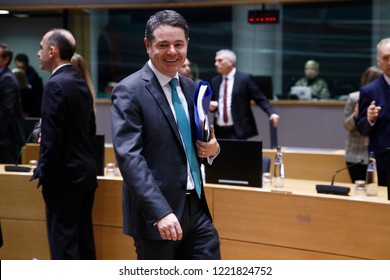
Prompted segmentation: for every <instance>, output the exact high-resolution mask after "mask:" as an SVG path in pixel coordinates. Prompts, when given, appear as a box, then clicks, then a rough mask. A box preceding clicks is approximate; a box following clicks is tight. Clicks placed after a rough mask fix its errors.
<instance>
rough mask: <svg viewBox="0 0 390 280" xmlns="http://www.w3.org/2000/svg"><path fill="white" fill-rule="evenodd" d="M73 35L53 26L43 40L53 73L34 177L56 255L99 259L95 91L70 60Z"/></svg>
mask: <svg viewBox="0 0 390 280" xmlns="http://www.w3.org/2000/svg"><path fill="white" fill-rule="evenodd" d="M75 49H76V41H75V39H74V37H73V35H72V34H71V33H70V32H69V31H68V30H65V29H52V30H50V31H49V32H47V33H46V34H45V35H44V36H43V38H42V41H41V43H40V50H39V52H38V57H39V59H40V67H41V69H42V70H46V71H48V72H50V73H51V74H52V75H51V77H50V79H49V81H48V82H47V84H46V86H45V91H44V95H43V106H42V123H41V142H40V143H41V144H40V157H39V162H38V166H37V168H36V169H35V170H34V173H33V176H32V179H36V178H39V183H38V186H40V185H42V194H43V198H44V201H45V204H46V223H47V231H48V238H49V247H50V254H51V258H52V259H55V260H59V259H60V260H69V259H72V260H79V259H82V260H92V259H96V253H95V243H94V235H93V225H92V207H93V202H94V196H95V190H96V187H97V178H96V176H97V170H96V163H95V159H94V151H93V138H94V137H95V134H96V123H95V113H94V107H93V97H92V94H91V91H90V90H89V88H88V85H87V83H86V81H85V80H84V79H83V78H82V77H81V76H80V75H79V74H78V73H77V72H76V70H75V69H74V68H73V66H72V65H71V64H70V60H71V58H72V56H73V54H74V52H75Z"/></svg>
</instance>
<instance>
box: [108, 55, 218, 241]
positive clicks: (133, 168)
mask: <svg viewBox="0 0 390 280" xmlns="http://www.w3.org/2000/svg"><path fill="white" fill-rule="evenodd" d="M179 82H180V87H181V89H182V90H183V93H184V95H185V96H186V99H187V104H188V111H189V115H190V124H191V128H192V138H193V144H194V145H195V142H196V132H195V121H194V105H193V93H194V90H195V86H196V85H195V83H194V82H193V81H192V80H191V79H189V78H186V77H182V76H180V79H179ZM112 139H113V145H114V151H115V155H116V159H117V163H118V166H119V168H120V171H121V173H122V176H123V199H122V201H123V206H122V207H123V230H124V233H125V234H128V235H131V236H133V237H137V238H151V239H161V237H160V233H159V231H158V229H157V227H155V226H153V224H154V223H155V222H156V221H157V220H159V219H160V218H162V217H164V216H166V215H167V214H169V213H172V212H173V213H174V214H175V215H176V216H177V218H178V219H179V220H180V219H181V217H182V213H183V209H184V203H185V200H186V187H187V159H186V154H185V150H184V146H183V144H182V141H181V137H180V133H179V130H178V126H177V124H176V121H175V118H174V115H173V113H172V110H171V108H170V106H169V103H168V101H167V99H166V97H165V94H164V92H163V89H162V88H161V86H160V84H159V81H158V79H157V77H156V76H155V75H154V73H153V71H152V70H151V69H150V67H149V65H148V64H147V63H146V64H145V66H144V67H143V68H142V69H141V70H139V71H137V72H135V73H134V74H132V75H130V76H128V77H127V78H125V79H124V80H122V81H121V82H120V83H119V84H118V85H117V86H116V87H115V88H114V91H113V95H112ZM198 160H199V159H198ZM202 189H203V186H202ZM201 203H203V205H204V206H205V209H206V211H207V213H208V215H209V216H210V213H209V212H208V207H207V204H206V200H205V196H204V191H202V197H201ZM210 218H211V216H210Z"/></svg>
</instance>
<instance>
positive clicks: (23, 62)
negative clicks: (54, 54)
mask: <svg viewBox="0 0 390 280" xmlns="http://www.w3.org/2000/svg"><path fill="white" fill-rule="evenodd" d="M15 66H16V67H17V68H19V69H21V70H23V71H24V73H25V75H26V77H27V83H28V88H29V94H31V97H30V98H28V100H29V104H26V105H27V106H28V107H27V109H26V112H27V113H28V117H40V116H41V105H42V94H43V82H42V78H41V77H40V76H39V75H38V73H37V71H35V69H34V68H33V67H32V66H30V64H29V59H28V56H27V55H25V54H24V53H20V54H18V55H16V56H15Z"/></svg>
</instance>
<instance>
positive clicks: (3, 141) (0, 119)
mask: <svg viewBox="0 0 390 280" xmlns="http://www.w3.org/2000/svg"><path fill="white" fill-rule="evenodd" d="M12 56H13V51H12V49H11V48H10V47H9V46H8V45H7V44H4V43H0V163H17V161H18V155H19V151H20V148H21V145H23V144H24V142H25V141H26V139H25V133H24V123H23V115H22V105H21V101H20V93H19V85H18V81H17V79H16V77H15V75H14V74H13V73H12V71H11V70H10V69H9V67H8V66H9V65H10V63H11V61H12Z"/></svg>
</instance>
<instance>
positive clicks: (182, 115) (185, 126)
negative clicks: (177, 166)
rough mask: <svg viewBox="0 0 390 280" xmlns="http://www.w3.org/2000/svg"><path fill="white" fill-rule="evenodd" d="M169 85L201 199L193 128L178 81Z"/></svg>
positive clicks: (192, 173)
mask: <svg viewBox="0 0 390 280" xmlns="http://www.w3.org/2000/svg"><path fill="white" fill-rule="evenodd" d="M169 85H170V86H171V88H172V103H173V108H174V109H175V113H176V120H177V125H178V126H179V130H180V134H181V137H182V139H183V142H184V147H185V150H186V154H187V160H188V162H189V164H190V169H191V175H192V178H193V180H194V183H195V190H196V193H197V194H198V196H199V197H200V195H201V193H202V189H201V184H200V174H199V165H198V161H197V159H196V155H195V150H194V145H192V136H191V127H190V124H189V121H188V119H187V115H186V112H185V111H184V108H183V105H182V103H181V101H180V98H179V95H178V94H177V90H176V85H177V80H176V79H175V78H174V79H172V80H170V81H169Z"/></svg>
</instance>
